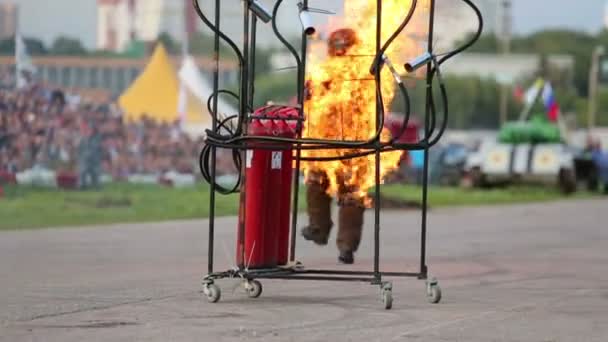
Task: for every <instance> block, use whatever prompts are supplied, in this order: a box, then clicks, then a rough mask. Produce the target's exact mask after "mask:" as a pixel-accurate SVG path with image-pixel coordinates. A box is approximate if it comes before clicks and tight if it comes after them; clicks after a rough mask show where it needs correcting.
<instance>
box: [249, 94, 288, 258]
mask: <svg viewBox="0 0 608 342" xmlns="http://www.w3.org/2000/svg"><path fill="white" fill-rule="evenodd" d="M297 119H298V110H297V109H294V108H292V107H284V106H267V107H263V108H260V109H258V110H257V111H255V113H254V114H253V116H252V121H251V123H250V125H249V133H250V134H251V135H258V136H272V137H284V138H295V137H296V136H297V133H298V132H297V130H298V127H299V125H298V121H297ZM255 144H257V145H254V146H253V147H252V149H249V150H247V153H246V158H245V159H246V160H245V166H246V173H245V195H244V196H245V200H244V203H243V202H241V206H243V205H244V208H243V207H241V210H240V213H241V217H240V222H241V224H244V229H243V231H240V232H239V233H240V234H238V243H237V244H238V246H237V261H238V263H239V266H243V267H248V268H250V269H256V268H257V269H260V268H272V267H276V266H280V265H285V264H287V261H288V250H289V221H290V220H289V218H290V214H291V186H292V179H293V150H292V149H290V148H288V149H284V150H276V151H273V150H269V149H263V148H260V147H262V146H263V144H264V143H261V142H256V143H255ZM272 144H273V145H277V143H272ZM256 146H257V147H258V148H256ZM285 146H286V147H288V146H290V145H289V144H285Z"/></svg>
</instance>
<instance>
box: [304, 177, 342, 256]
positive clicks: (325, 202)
mask: <svg viewBox="0 0 608 342" xmlns="http://www.w3.org/2000/svg"><path fill="white" fill-rule="evenodd" d="M328 188H329V179H328V178H327V175H326V174H325V172H323V171H311V172H309V173H308V175H307V177H306V206H307V210H308V226H306V227H304V228H303V229H302V236H304V238H305V239H306V240H309V241H313V242H315V243H316V244H318V245H322V246H324V245H327V242H328V240H329V234H330V232H331V228H332V227H333V225H334V223H333V221H332V220H331V197H330V196H329V194H327V190H328Z"/></svg>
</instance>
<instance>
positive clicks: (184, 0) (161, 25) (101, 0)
mask: <svg viewBox="0 0 608 342" xmlns="http://www.w3.org/2000/svg"><path fill="white" fill-rule="evenodd" d="M197 25H198V24H197V18H196V14H195V13H194V10H193V9H192V3H191V1H190V0H97V48H98V49H102V50H110V51H115V52H121V51H124V49H125V48H126V47H127V46H128V45H129V43H130V42H131V41H133V40H135V39H137V40H143V41H154V40H156V39H157V38H158V36H159V35H160V34H162V33H168V34H169V35H170V36H171V37H172V38H174V39H177V40H182V39H184V33H187V34H188V36H191V35H192V34H194V33H195V32H196V30H197Z"/></svg>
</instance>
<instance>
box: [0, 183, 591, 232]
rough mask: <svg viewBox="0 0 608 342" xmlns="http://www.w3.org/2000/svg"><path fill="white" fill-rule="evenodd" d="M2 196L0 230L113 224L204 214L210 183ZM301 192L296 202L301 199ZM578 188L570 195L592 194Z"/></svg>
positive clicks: (532, 190)
mask: <svg viewBox="0 0 608 342" xmlns="http://www.w3.org/2000/svg"><path fill="white" fill-rule="evenodd" d="M382 191H383V195H384V196H386V197H388V198H393V199H397V200H408V201H420V198H421V192H420V188H419V187H416V186H404V185H387V186H384V187H383V190H382ZM4 192H5V194H4V197H3V198H0V230H18V229H32V228H46V227H67V226H83V225H97V224H111V223H129V222H156V221H166V220H180V219H198V218H206V217H208V215H209V204H208V203H209V188H208V186H206V185H199V186H197V187H195V188H186V189H174V188H163V187H159V186H155V185H129V184H114V185H110V186H107V187H105V188H104V189H103V190H102V191H99V192H96V191H85V192H81V191H57V190H44V189H36V188H24V187H8V188H5V190H4ZM303 193H304V191H301V197H300V198H301V199H300V207H301V208H302V207H303V206H304V204H305V201H304V196H303ZM591 196H592V195H590V194H588V193H579V194H577V195H574V196H570V197H568V198H581V197H582V198H585V197H591ZM216 198H217V207H216V214H217V215H218V216H228V215H236V214H237V209H238V195H230V196H223V195H219V194H218V195H217V196H216ZM564 198H566V197H564V196H563V195H561V194H560V193H559V192H558V191H557V190H554V189H552V188H550V187H547V188H540V187H511V188H504V189H495V190H466V189H458V188H431V189H430V192H429V201H430V204H431V206H433V207H444V206H468V205H488V204H510V203H527V202H539V201H550V200H557V199H564Z"/></svg>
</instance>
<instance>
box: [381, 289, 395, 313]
mask: <svg viewBox="0 0 608 342" xmlns="http://www.w3.org/2000/svg"><path fill="white" fill-rule="evenodd" d="M382 304H384V309H386V310H390V309H392V308H393V284H391V283H385V284H384V285H382Z"/></svg>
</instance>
